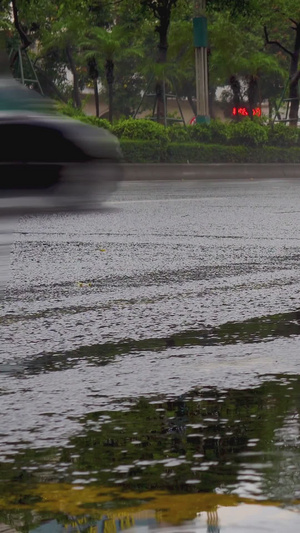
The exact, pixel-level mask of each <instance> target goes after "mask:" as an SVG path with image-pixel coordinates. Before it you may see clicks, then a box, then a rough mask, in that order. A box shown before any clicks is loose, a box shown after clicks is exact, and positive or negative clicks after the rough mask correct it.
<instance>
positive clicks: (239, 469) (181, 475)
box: [0, 375, 300, 533]
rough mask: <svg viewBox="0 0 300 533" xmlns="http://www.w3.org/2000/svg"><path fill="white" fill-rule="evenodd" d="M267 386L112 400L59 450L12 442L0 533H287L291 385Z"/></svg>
mask: <svg viewBox="0 0 300 533" xmlns="http://www.w3.org/2000/svg"><path fill="white" fill-rule="evenodd" d="M269 379H270V381H268V382H265V383H263V384H262V385H260V386H259V387H257V388H254V389H244V390H233V389H230V390H227V389H226V388H225V385H226V384H224V389H222V390H221V389H217V388H212V387H202V388H196V389H193V390H191V391H190V392H189V393H187V394H184V395H181V396H176V391H174V395H172V396H171V395H170V396H156V397H147V398H146V397H143V398H140V399H139V400H138V401H135V402H133V401H132V400H130V399H126V398H124V399H122V401H121V400H120V402H119V408H118V409H115V410H113V411H108V410H107V411H100V412H94V413H89V414H87V415H86V416H84V417H82V418H81V419H80V427H81V430H80V432H79V433H77V435H74V436H72V437H70V438H69V441H68V443H67V445H66V446H64V447H60V448H55V447H52V448H49V449H33V448H31V447H29V446H28V445H27V444H26V443H24V444H23V450H20V451H18V453H15V454H14V453H13V452H11V453H9V454H6V455H2V457H1V458H0V460H1V462H0V523H5V524H10V525H11V526H13V527H15V528H16V529H17V530H19V531H33V530H34V529H35V528H37V527H39V529H38V531H39V532H41V533H42V532H43V531H45V532H46V531H51V532H52V531H53V532H56V531H57V532H61V531H68V532H73V531H88V532H96V531H97V532H98V531H103V532H104V531H105V532H107V533H108V532H110V531H120V530H125V529H126V530H128V531H137V532H139V531H148V530H149V531H150V529H151V530H160V529H162V528H163V529H164V530H166V531H177V530H178V531H182V532H184V531H189V532H191V531H209V532H218V531H220V532H221V531H222V527H224V528H226V531H239V532H241V531H246V530H248V531H249V527H250V530H251V531H256V532H260V531H265V529H264V528H265V527H267V530H269V531H272V532H275V531H283V530H284V531H285V532H288V531H296V530H297V529H296V525H297V524H299V515H298V511H299V510H300V377H299V376H293V375H278V376H276V377H275V376H270V378H269ZM49 416H51V413H49ZM37 431H38V428H37ZM297 527H298V526H297ZM247 528H248V529H247Z"/></svg>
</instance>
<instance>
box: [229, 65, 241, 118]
mask: <svg viewBox="0 0 300 533" xmlns="http://www.w3.org/2000/svg"><path fill="white" fill-rule="evenodd" d="M229 83H230V87H231V90H232V94H233V107H235V108H236V115H235V116H234V118H235V120H236V121H239V120H240V118H241V117H240V115H239V113H238V109H239V107H241V84H240V82H239V80H238V79H237V77H236V76H234V75H232V76H230V79H229Z"/></svg>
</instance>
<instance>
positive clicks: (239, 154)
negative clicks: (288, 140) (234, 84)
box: [120, 139, 300, 163]
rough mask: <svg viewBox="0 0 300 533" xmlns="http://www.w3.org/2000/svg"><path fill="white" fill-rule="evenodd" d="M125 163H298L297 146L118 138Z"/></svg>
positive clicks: (299, 151) (299, 155)
mask: <svg viewBox="0 0 300 533" xmlns="http://www.w3.org/2000/svg"><path fill="white" fill-rule="evenodd" d="M120 145H121V149H122V152H123V157H124V161H125V162H127V163H159V162H162V163H164V162H165V163H300V146H299V147H288V148H278V147H275V146H265V147H257V148H254V147H250V148H248V147H246V146H222V145H218V144H210V145H209V144H204V143H195V142H194V143H169V144H168V145H167V146H166V148H161V146H160V145H159V142H158V141H135V140H133V141H132V140H129V139H121V140H120Z"/></svg>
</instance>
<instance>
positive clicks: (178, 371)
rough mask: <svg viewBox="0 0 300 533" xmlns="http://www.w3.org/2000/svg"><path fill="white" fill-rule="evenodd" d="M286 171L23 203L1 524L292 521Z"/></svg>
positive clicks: (169, 525)
mask: <svg viewBox="0 0 300 533" xmlns="http://www.w3.org/2000/svg"><path fill="white" fill-rule="evenodd" d="M299 259H300V181H297V180H294V181H292V180H291V181H288V180H287V181H275V180H274V181H272V180H266V181H255V180H253V181H236V180H235V181H225V182H224V181H211V182H205V181H202V182H139V183H133V182H131V183H130V182H124V183H122V185H121V187H120V188H119V191H118V192H116V193H115V194H114V195H113V196H112V197H111V199H110V201H109V202H107V203H106V204H105V206H104V208H103V209H102V211H100V212H98V213H90V214H81V215H70V214H69V215H53V216H49V215H44V216H32V217H27V218H23V219H22V220H21V222H20V223H19V225H18V228H17V231H16V233H15V243H14V246H13V252H12V267H11V279H10V281H9V284H8V290H7V296H6V300H5V301H2V302H1V317H0V338H1V345H0V362H1V364H0V395H1V411H0V454H1V455H0V525H1V523H2V524H9V525H10V526H11V527H14V528H15V529H16V530H18V531H36V532H39V533H46V532H47V533H51V532H55V533H56V532H62V531H67V532H73V531H85V532H90V533H92V532H96V531H97V532H100V531H103V532H106V533H109V532H112V531H121V530H125V529H126V531H128V532H130V533H132V532H137V533H140V532H146V531H150V530H154V531H159V530H161V529H163V531H165V532H171V531H172V532H175V531H176V532H177V531H178V532H179V531H180V532H194V531H195V532H196V531H205V532H206V531H207V532H210V533H216V532H222V533H223V532H246V531H247V532H249V531H254V532H259V533H260V532H266V531H270V532H282V531H285V533H289V532H292V531H293V532H294V531H296V530H298V526H299V520H300V517H299V511H300V448H299V445H300V419H299V414H300V342H299V334H300V305H299V298H300V292H299V291H300V267H299Z"/></svg>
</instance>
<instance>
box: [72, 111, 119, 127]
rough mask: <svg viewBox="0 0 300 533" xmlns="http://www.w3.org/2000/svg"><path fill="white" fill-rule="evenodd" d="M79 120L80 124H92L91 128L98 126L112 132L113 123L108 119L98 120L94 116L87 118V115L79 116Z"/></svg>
mask: <svg viewBox="0 0 300 533" xmlns="http://www.w3.org/2000/svg"><path fill="white" fill-rule="evenodd" d="M74 118H78V120H80V122H84V123H85V124H90V125H91V126H97V127H98V128H104V129H106V130H111V123H110V122H109V120H107V119H106V118H98V117H94V116H87V115H83V116H82V115H79V116H78V117H74Z"/></svg>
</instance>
